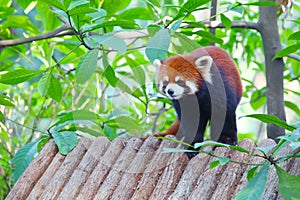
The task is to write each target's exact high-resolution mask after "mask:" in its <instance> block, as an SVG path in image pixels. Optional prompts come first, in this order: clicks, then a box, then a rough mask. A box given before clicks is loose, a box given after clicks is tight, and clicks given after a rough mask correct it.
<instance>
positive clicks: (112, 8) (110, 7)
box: [102, 0, 131, 15]
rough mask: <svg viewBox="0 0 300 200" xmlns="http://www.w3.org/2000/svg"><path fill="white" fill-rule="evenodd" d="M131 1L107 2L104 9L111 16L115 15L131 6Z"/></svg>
mask: <svg viewBox="0 0 300 200" xmlns="http://www.w3.org/2000/svg"><path fill="white" fill-rule="evenodd" d="M130 2H131V0H105V1H103V4H102V8H103V9H104V10H106V11H107V13H108V14H109V15H113V14H115V13H116V12H117V11H120V10H123V9H124V8H126V7H127V6H128V5H129V4H130Z"/></svg>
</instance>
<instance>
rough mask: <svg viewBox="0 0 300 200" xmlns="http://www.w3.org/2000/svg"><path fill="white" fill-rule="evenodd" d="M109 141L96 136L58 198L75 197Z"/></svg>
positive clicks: (61, 199) (62, 199)
mask: <svg viewBox="0 0 300 200" xmlns="http://www.w3.org/2000/svg"><path fill="white" fill-rule="evenodd" d="M109 143H110V141H109V140H108V139H107V137H98V138H97V139H96V140H95V141H94V142H93V143H92V145H91V146H90V148H89V149H88V151H87V152H86V154H85V155H84V157H83V158H82V160H81V162H80V163H79V165H78V166H77V168H76V169H75V171H74V173H73V174H72V176H71V178H70V180H69V181H68V183H67V184H66V186H65V187H64V189H63V190H62V192H61V193H60V195H59V197H58V199H60V200H64V199H75V197H76V196H77V195H78V193H79V191H80V189H81V187H82V186H83V185H84V183H85V182H86V180H87V178H88V177H89V175H90V174H91V172H92V171H93V169H94V167H95V166H96V164H97V163H98V161H99V160H100V159H101V157H102V155H103V154H104V153H105V151H106V149H107V148H108V146H109Z"/></svg>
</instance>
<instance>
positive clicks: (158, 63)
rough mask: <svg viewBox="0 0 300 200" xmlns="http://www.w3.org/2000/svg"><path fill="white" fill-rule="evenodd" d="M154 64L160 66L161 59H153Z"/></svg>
mask: <svg viewBox="0 0 300 200" xmlns="http://www.w3.org/2000/svg"><path fill="white" fill-rule="evenodd" d="M153 65H154V66H155V67H157V68H159V67H160V66H161V62H160V60H158V59H155V60H154V61H153Z"/></svg>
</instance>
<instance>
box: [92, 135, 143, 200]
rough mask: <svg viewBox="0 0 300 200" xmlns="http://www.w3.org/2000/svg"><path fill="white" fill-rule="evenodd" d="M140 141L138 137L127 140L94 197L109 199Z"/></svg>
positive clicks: (140, 143)
mask: <svg viewBox="0 0 300 200" xmlns="http://www.w3.org/2000/svg"><path fill="white" fill-rule="evenodd" d="M142 143H143V142H142V140H141V139H139V138H131V139H130V140H129V141H128V143H127V145H126V147H125V148H124V150H123V151H122V153H121V154H120V156H119V158H118V159H117V161H116V163H115V164H114V165H113V167H112V169H111V170H110V172H109V174H108V175H107V177H106V179H105V181H104V182H103V184H102V185H101V186H100V188H99V190H98V192H97V194H96V196H95V198H94V199H98V200H100V199H110V197H111V195H112V193H113V192H114V190H115V188H116V187H117V186H118V183H119V181H120V179H121V178H122V175H123V173H124V172H126V169H127V168H128V166H129V165H130V163H131V162H132V160H133V158H134V157H135V155H136V154H137V152H138V150H139V148H140V146H141V145H142Z"/></svg>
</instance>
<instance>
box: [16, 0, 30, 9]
mask: <svg viewBox="0 0 300 200" xmlns="http://www.w3.org/2000/svg"><path fill="white" fill-rule="evenodd" d="M31 2H32V0H18V4H19V5H20V6H21V7H22V9H23V10H26V8H27V7H28V6H29V4H30V3H31Z"/></svg>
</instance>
